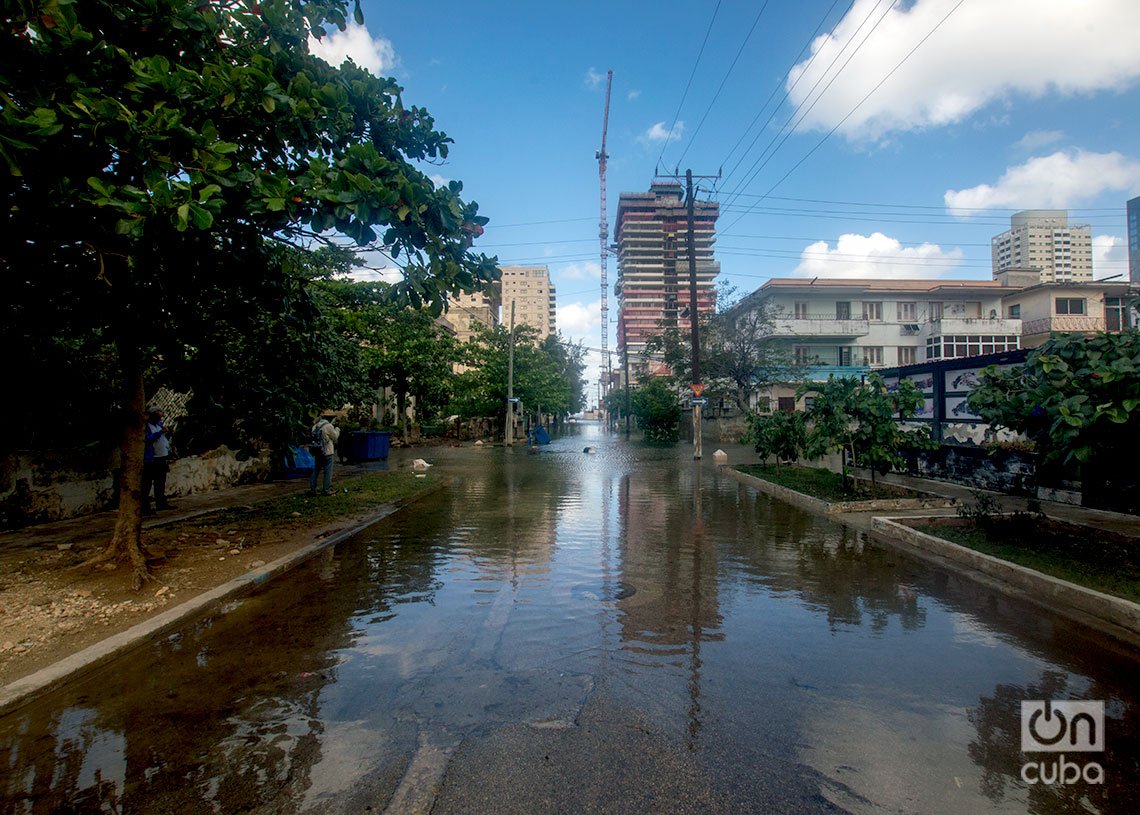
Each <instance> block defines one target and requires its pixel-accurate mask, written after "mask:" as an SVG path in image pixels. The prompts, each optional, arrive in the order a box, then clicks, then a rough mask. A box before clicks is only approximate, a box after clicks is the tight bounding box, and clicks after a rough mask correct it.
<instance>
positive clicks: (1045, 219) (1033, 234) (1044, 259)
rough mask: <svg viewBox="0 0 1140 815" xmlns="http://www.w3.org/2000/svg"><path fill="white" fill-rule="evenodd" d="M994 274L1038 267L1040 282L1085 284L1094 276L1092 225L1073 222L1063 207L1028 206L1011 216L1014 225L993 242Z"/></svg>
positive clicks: (1011, 222)
mask: <svg viewBox="0 0 1140 815" xmlns="http://www.w3.org/2000/svg"><path fill="white" fill-rule="evenodd" d="M991 253H992V256H993V273H994V276H995V277H996V276H997V275H998V274H999V273H1001V272H1003V271H1007V270H1009V269H1036V270H1037V271H1038V274H1039V279H1038V282H1039V283H1054V282H1056V283H1084V282H1089V281H1091V280H1092V279H1093V267H1092V266H1093V264H1092V227H1091V226H1089V225H1088V224H1072V223H1069V213H1068V211H1066V210H1063V209H1028V210H1024V211H1022V212H1018V213H1015V214H1014V215H1013V216H1012V217H1011V218H1010V228H1009V229H1008V230H1007V231H1005V232H1003V233H1001V234H1000V235H997V236H996V237H994V238H993V240H992V241H991Z"/></svg>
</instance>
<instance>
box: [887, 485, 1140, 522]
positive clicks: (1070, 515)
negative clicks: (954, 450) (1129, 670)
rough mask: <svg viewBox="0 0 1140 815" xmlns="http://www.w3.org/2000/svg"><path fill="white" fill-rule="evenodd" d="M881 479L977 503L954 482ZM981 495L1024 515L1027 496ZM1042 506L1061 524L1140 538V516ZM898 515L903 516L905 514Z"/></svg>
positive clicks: (1054, 503) (1048, 503) (930, 512)
mask: <svg viewBox="0 0 1140 815" xmlns="http://www.w3.org/2000/svg"><path fill="white" fill-rule="evenodd" d="M879 480H880V481H882V482H883V483H886V484H898V485H900V486H903V487H910V488H911V489H915V490H929V491H932V492H936V493H938V494H939V495H946V496H949V497H952V498H957V499H958V503H959V504H969V503H972V502H973V500H974V497H973V494H972V493H973V491H974V490H972V489H971V488H970V487H966V486H963V485H961V484H955V483H953V482H951V481H940V480H936V479H933V478H917V477H915V476H910V475H900V474H896V473H889V474H888V475H886V476H882V477H880V478H879ZM982 492H984V493H986V494H987V495H992V496H993V497H995V498H997V499H998V503H999V504H1000V505H1001V508H1002V510H1003V511H1005V512H1013V511H1014V510H1021V511H1023V512H1024V511H1025V508H1026V502H1027V501H1028V500H1029V499H1028V497H1027V496H1023V495H1007V494H1005V493H1000V492H993V491H991V490H982ZM1039 503H1040V504H1041V511H1042V512H1044V513H1045V514H1046V515H1048V516H1049V517H1050V518H1056V519H1057V520H1058V521H1068V522H1070V523H1075V524H1084V525H1085V526H1093V527H1097V528H1098V529H1107V530H1108V531H1110V532H1118V533H1120V534H1121V535H1128V536H1131V537H1136V538H1140V516H1136V515H1126V514H1124V513H1121V512H1109V511H1108V510H1104V509H1091V508H1089V507H1079V506H1074V505H1072V504H1062V503H1059V502H1057V501H1040V502H1039ZM880 514H881V513H880ZM898 514H900V515H901V514H904V513H898ZM914 514H918V515H954V514H956V512H955V510H953V509H950V510H941V511H934V510H924V511H922V512H915V513H914Z"/></svg>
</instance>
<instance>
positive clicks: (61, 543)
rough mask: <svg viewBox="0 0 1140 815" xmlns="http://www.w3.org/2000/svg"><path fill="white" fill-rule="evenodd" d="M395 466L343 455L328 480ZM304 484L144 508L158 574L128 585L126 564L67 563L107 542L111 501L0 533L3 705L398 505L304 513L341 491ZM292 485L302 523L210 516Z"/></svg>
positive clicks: (245, 488) (246, 488)
mask: <svg viewBox="0 0 1140 815" xmlns="http://www.w3.org/2000/svg"><path fill="white" fill-rule="evenodd" d="M400 469H404V468H401V467H400V459H399V458H397V459H396V460H395V461H387V462H383V461H380V462H370V463H366V464H359V465H351V466H348V465H346V466H343V467H338V468H337V470H336V474H335V476H334V481H333V486H334V488H335V487H336V486H337V482H338V481H341V480H342V479H343V480H348V479H350V478H352V477H353V476H358V475H362V474H366V473H376V472H395V471H397V470H400ZM308 487H309V485H308V480H307V479H293V480H287V481H275V482H271V483H262V484H247V485H241V486H237V487H231V488H228V489H223V490H213V491H210V492H204V493H200V494H196V495H189V496H185V497H182V498H178V499H176V508H175V509H172V510H169V511H166V512H161V513H159V514H158V515H157V516H151V517H148V518H146V519H145V523H144V524H143V540H144V543H145V544H147V545H148V547H150V548H151V551H152V552H154V553H156V558H157V559H158V560H157V562H158V563H159V564H160V565H158V566H157V567H156V568H155V570H154V580H153V581H151V582H148V583H146V584H144V586H143V587H142V589H141V590H139V591H133V590H132V589H131V588H130V577H129V571H128V570H126V569H125V568H124V567H122V566H119V567H117V568H113V569H110V570H104V569H101V568H78V569H77V568H71V567H72V566H78V565H80V564H82V563H83V562H84V561H85V560H86V559H87V558H89V557H90V556H92V555H94V554H95V553H97V552H98V551H99V550H100V549H102V548H103V547H104V546H105V545H106V544H107V542H108V541H109V540H110V538H111V535H112V533H113V530H114V524H115V519H116V512H115V511H108V512H100V513H97V514H94V515H88V516H85V517H81V518H73V519H69V520H66V521H58V522H53V523H44V524H38V525H35V526H30V527H26V528H23V529H17V530H10V531H7V532H3V533H0V708H2V707H4V706H5V705H7V704H11V703H12V702H13V701H14V700H16V699H19V698H22V697H24V696H26V695H27V694H28V693H32V692H38V691H39V690H40V689H42V688H44V687H47V686H49V685H53V684H55V683H56V682H57V681H60V679H61V677H63V676H64V675H65V674H66V673H67V672H68V671H72V670H79V669H80V667H81V666H88V665H90V664H94V663H95V662H98V661H100V660H102V659H104V658H105V657H106V656H108V655H110V654H112V653H114V652H116V651H117V650H119V649H122V648H126V647H134V646H135V645H137V644H138V643H140V642H142V641H144V640H145V638H146V637H147V636H150V635H153V633H154V632H155V631H157V630H160V629H161V628H162V627H163V626H168V625H171V624H173V623H174V622H177V621H178V620H180V619H183V618H186V617H188V616H192V615H194V614H197V613H200V612H202V611H203V610H204V609H207V608H209V607H211V604H212V603H216V602H217V601H218V598H219V597H228V596H230V595H231V594H233V593H240V592H242V591H244V590H245V589H246V588H248V587H249V586H251V585H255V584H257V583H259V582H261V581H263V580H264V579H267V578H268V577H269V576H270V575H272V574H276V573H277V572H279V571H283V570H284V569H286V568H288V567H289V566H290V565H292V564H293V563H296V562H299V560H303V559H304V558H305V557H307V556H309V555H310V554H311V553H312V552H315V551H317V550H318V549H320V548H322V547H324V546H327V545H330V543H331V542H333V541H336V540H339V539H341V538H342V537H344V536H348V535H351V534H353V533H355V532H356V531H358V530H359V529H360V528H362V527H363V526H367V525H368V524H371V523H374V522H375V521H376V520H378V519H379V518H380V517H383V516H385V515H387V514H390V513H391V512H393V511H395V510H396V509H398V508H399V506H401V505H402V504H401V503H400V502H399V501H396V502H387V503H382V504H378V505H376V506H375V507H371V508H369V509H367V510H365V511H363V512H357V513H355V514H351V515H338V516H329V517H325V518H322V519H321V520H319V521H315V522H306V520H305V516H304V515H303V514H302V513H304V507H305V506H306V505H307V504H308V503H309V502H318V503H319V502H321V501H322V500H334V499H320V498H315V499H309V498H302V497H301V496H304V495H305V494H306V493H307V492H308ZM291 496H296V497H297V498H298V500H300V501H301V502H302V503H300V504H299V505H298V509H300V510H301V513H296V512H295V513H294V515H296V516H298V517H297V518H296V520H297V523H293V524H290V523H288V522H286V523H283V524H282V525H281V526H280V533H279V534H277V533H275V534H273V535H271V536H268V537H266V536H265V535H264V533H256V534H254V535H253V537H251V538H249V539H248V540H247V538H246V537H245V535H244V532H245V531H246V530H244V529H243V528H242V527H241V525H240V522H239V523H235V524H233V526H234V528H233V529H229V530H226V531H220V530H218V529H217V528H216V525H215V524H211V522H210V519H211V517H212V516H213V514H214V513H218V512H220V511H223V510H227V509H244V508H250V507H254V506H256V505H259V504H262V503H264V502H267V501H270V500H273V499H277V498H282V497H291ZM313 505H314V507H315V506H317V505H318V504H317V503H314V504H313ZM186 522H189V523H186ZM148 533H149V534H148ZM156 544H157V545H156ZM148 626H150V627H149V628H148ZM155 626H157V628H155ZM45 672H46V673H45ZM36 676H39V677H40V678H38V679H36V678H34V677H36ZM45 677H46V678H45ZM29 682H30V684H28V683H29Z"/></svg>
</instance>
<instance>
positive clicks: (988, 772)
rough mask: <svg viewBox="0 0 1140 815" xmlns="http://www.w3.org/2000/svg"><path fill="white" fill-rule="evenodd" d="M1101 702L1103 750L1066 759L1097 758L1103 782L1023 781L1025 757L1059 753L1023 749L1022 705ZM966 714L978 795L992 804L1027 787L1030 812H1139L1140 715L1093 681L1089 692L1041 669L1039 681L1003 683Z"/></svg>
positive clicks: (1112, 814) (1052, 814) (1045, 814)
mask: <svg viewBox="0 0 1140 815" xmlns="http://www.w3.org/2000/svg"><path fill="white" fill-rule="evenodd" d="M1070 698H1079V699H1088V700H1102V699H1103V700H1105V701H1106V705H1105V712H1106V721H1105V751H1104V752H1103V753H1068V754H1067V755H1066V760H1068V761H1077V762H1079V763H1080V764H1081V765H1083V764H1084V763H1085V762H1086V761H1096V762H1097V763H1099V764H1100V765H1101V766H1102V767H1103V768H1104V770H1105V783H1104V784H1086V783H1084V782H1083V781H1082V782H1080V783H1076V784H1026V783H1025V781H1024V780H1023V779H1022V777H1021V768H1022V766H1023V765H1024V764H1025V762H1027V761H1029V760H1031V759H1032V760H1035V761H1037V760H1047V761H1050V762H1052V761H1053V760H1055V759H1056V758H1057V756H1058V755H1059V754H1058V753H1023V752H1021V703H1022V701H1028V700H1034V699H1070ZM967 718H968V719H969V721H970V724H972V725H973V726H974V730H975V734H976V735H975V738H974V740H973V741H971V742H970V745H969V748H968V753H969V756H970V759H971V760H972V761H973V762H974V763H975V764H976V765H978V767H979V768H981V771H982V776H981V782H980V787H981V791H982V793H983V794H984V795H985V796H986V797H988V798H989V799H990V800H991V801H993V802H994V803H995V804H999V803H1001V802H1002V801H1003V799H1004V798H1005V797H1006V796H1007V795H1010V794H1013V793H1014V791H1017V790H1025V791H1026V798H1027V802H1028V807H1029V811H1030V812H1031V813H1034V815H1067V814H1068V813H1082V815H1083V813H1089V812H1096V813H1102V814H1103V815H1118V814H1119V815H1132V813H1136V812H1140V787H1138V786H1137V783H1136V779H1137V778H1140V715H1138V713H1137V710H1136V708H1135V706H1134V705H1129V704H1127V703H1124V702H1122V701H1121V700H1120V699H1119V698H1115V699H1114V697H1113V695H1112V693H1111V692H1110V691H1109V690H1108V689H1106V688H1104V687H1101V686H1099V685H1097V684H1096V683H1094V684H1093V685H1092V686H1091V687H1089V688H1088V690H1087V691H1084V690H1081V691H1080V692H1079V693H1077V692H1076V689H1074V688H1071V687H1070V686H1069V681H1068V674H1065V673H1062V672H1058V671H1043V672H1042V674H1041V678H1040V679H1039V680H1038V681H1037V682H1033V683H1030V684H1027V685H1024V686H1022V685H1014V684H1002V685H998V686H997V687H996V688H994V692H993V695H992V696H982V697H980V698H979V699H978V704H977V706H976V707H974V708H973V709H972V710H970V711H969V713H968V715H967Z"/></svg>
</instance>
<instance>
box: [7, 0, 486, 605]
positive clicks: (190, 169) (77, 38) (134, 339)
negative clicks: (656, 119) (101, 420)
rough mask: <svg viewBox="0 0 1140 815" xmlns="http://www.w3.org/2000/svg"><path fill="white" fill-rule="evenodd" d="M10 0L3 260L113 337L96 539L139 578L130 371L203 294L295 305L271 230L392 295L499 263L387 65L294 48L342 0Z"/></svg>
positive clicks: (328, 19) (142, 372)
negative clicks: (117, 471) (355, 266)
mask: <svg viewBox="0 0 1140 815" xmlns="http://www.w3.org/2000/svg"><path fill="white" fill-rule="evenodd" d="M356 11H357V16H358V17H359V6H358V5H357V9H356ZM6 12H7V17H8V19H7V20H6V22H7V25H6V26H5V34H4V47H3V54H4V56H3V58H2V59H3V62H2V63H0V91H2V92H3V94H4V96H3V99H4V103H3V106H2V107H0V160H2V161H3V162H4V164H5V165H6V167H7V173H6V174H5V175H4V177H3V180H2V181H0V184H2V186H0V195H2V196H3V199H4V204H5V207H4V212H5V215H4V217H5V234H7V235H9V236H12V240H11V241H10V242H9V244H8V245H7V246H6V247H5V253H4V258H3V260H2V261H0V264H2V266H0V268H2V269H3V270H4V272H6V274H7V277H8V279H7V281H6V282H7V283H8V284H9V285H8V286H7V290H9V291H12V292H13V293H14V294H13V296H14V297H15V298H18V299H19V300H20V301H21V302H22V303H28V304H35V303H43V302H47V303H51V301H52V299H53V298H57V297H58V298H62V299H64V300H70V301H72V302H76V303H81V304H82V305H83V307H84V308H86V309H87V310H89V312H90V315H91V320H92V321H93V322H94V323H95V324H94V326H93V330H94V331H95V332H97V333H98V334H99V335H100V336H101V337H103V338H105V340H106V342H107V343H108V344H109V345H110V346H111V347H113V348H114V352H115V362H114V367H115V368H116V369H117V370H118V371H119V372H120V375H121V378H122V384H121V395H120V397H119V399H118V402H119V404H118V410H119V411H120V414H121V421H122V427H121V437H122V451H123V459H122V460H123V473H124V482H123V489H122V490H121V494H122V501H121V503H120V511H119V518H118V522H117V525H116V528H115V532H114V536H113V538H112V540H111V542H110V543H109V545H108V547H107V549H106V551H105V552H104V553H103V554H102V555H101V558H102V559H105V560H115V561H117V560H120V559H121V560H126V561H129V562H130V564H131V566H132V574H133V581H134V583H135V585H136V586H137V585H139V584H141V582H142V580H144V579H145V578H146V577H148V571H147V568H146V563H145V557H144V553H143V551H142V548H141V540H140V535H141V501H140V498H141V495H140V481H141V478H140V473H141V469H142V456H143V420H142V415H143V412H144V407H145V395H146V379H145V377H146V372H147V371H148V369H150V368H151V366H152V364H153V363H154V362H155V361H156V360H161V359H163V358H165V356H166V355H168V354H169V355H172V356H177V355H178V349H179V348H180V347H184V346H185V345H186V342H185V338H184V337H183V336H182V329H183V328H184V326H185V325H186V324H187V323H188V322H189V323H193V322H194V321H195V320H196V319H197V317H198V315H199V314H200V306H201V304H202V303H203V301H206V302H210V303H220V302H227V303H228V307H229V312H230V313H244V312H247V311H251V310H252V311H256V310H259V309H268V310H269V311H270V312H272V313H276V314H283V315H287V316H288V318H289V319H297V318H298V317H299V316H303V315H300V313H299V312H297V311H295V310H292V309H291V308H289V307H288V306H287V305H286V307H284V308H283V303H282V297H283V296H285V297H288V294H287V291H288V286H289V274H290V271H291V266H292V260H291V259H290V256H289V255H288V254H285V255H282V254H280V253H277V252H275V251H274V250H273V248H272V244H273V243H286V244H294V245H305V244H306V242H311V241H313V240H323V239H327V235H328V234H330V230H336V231H337V232H340V233H341V234H343V235H345V236H347V237H348V238H349V239H351V240H352V241H354V242H355V243H356V244H357V245H360V246H366V247H371V248H377V249H380V250H382V251H384V252H386V253H387V254H388V256H389V257H391V258H394V259H396V260H397V261H398V262H400V263H401V264H402V267H401V268H402V270H403V274H404V279H403V280H402V281H401V282H400V283H398V284H396V286H395V287H394V288H393V292H394V295H395V296H396V297H397V298H398V299H399V300H400V301H401V302H405V303H409V304H412V305H415V306H419V305H421V304H425V303H426V304H428V305H429V306H430V307H431V308H432V309H434V310H435V311H438V310H440V309H441V308H442V307H443V305H444V303H445V297H446V295H447V293H448V292H451V291H459V290H472V289H474V288H475V287H477V286H479V285H482V284H484V283H486V282H487V281H490V280H493V279H495V278H496V277H497V275H498V272H497V270H496V268H495V262H494V259H492V258H487V257H484V256H482V255H478V256H476V255H472V254H471V253H470V251H469V250H470V247H471V245H472V241H473V239H474V238H475V237H476V236H477V235H478V234H481V232H482V227H483V224H485V223H486V219H485V218H482V217H480V216H479V215H478V214H477V213H478V209H477V206H476V205H475V204H474V203H464V202H463V201H462V200H461V199H460V197H459V193H460V191H461V189H462V186H461V185H460V184H459V183H458V182H452V183H450V184H449V185H448V186H446V187H438V188H437V187H436V186H435V185H434V184H433V183H432V182H431V180H430V179H429V178H428V177H427V175H426V174H424V173H423V172H422V171H420V170H419V169H417V168H416V167H415V166H414V164H413V162H418V161H433V160H438V159H442V158H445V157H446V155H447V150H448V145H449V143H450V141H451V140H450V139H449V138H448V137H447V136H446V135H445V134H443V133H441V132H439V131H437V130H435V128H434V122H433V120H432V118H431V117H430V116H429V115H428V114H427V112H426V111H424V110H422V109H419V108H415V107H412V108H406V107H405V106H404V104H403V101H402V99H401V89H400V87H399V86H398V85H397V84H396V83H395V82H394V81H393V80H391V79H378V78H376V77H373V76H372V75H370V74H369V73H367V72H366V71H364V70H362V69H360V68H358V67H356V66H355V65H353V64H351V63H348V62H346V63H345V64H344V65H343V66H341V67H340V68H333V67H331V66H329V65H327V64H326V63H324V62H323V61H321V60H319V59H317V58H316V57H313V56H312V55H310V54H309V53H308V48H307V42H308V38H309V36H310V35H312V36H314V37H317V38H319V37H321V36H323V35H324V33H325V26H326V25H332V26H336V27H339V28H343V27H344V25H345V21H346V12H347V0H262V2H260V3H248V4H247V3H230V2H210V0H118V1H116V2H112V1H111V0H84V2H83V3H75V2H71V0H25V1H24V2H21V3H19V4H18V5H17V4H8V5H7V6H6ZM378 230H379V231H378ZM47 310H49V312H50V311H51V307H50V306H49V307H47ZM193 350H194V351H195V352H197V351H198V350H199V349H193ZM324 385H325V386H326V387H328V389H329V390H330V391H332V390H336V387H337V386H335V385H330V383H328V382H326V383H324ZM312 397H313V399H314V400H319V401H323V400H324V399H325V398H327V392H326V391H322V390H321V389H319V388H318V389H317V390H315V391H314V392H313V394H312Z"/></svg>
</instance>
